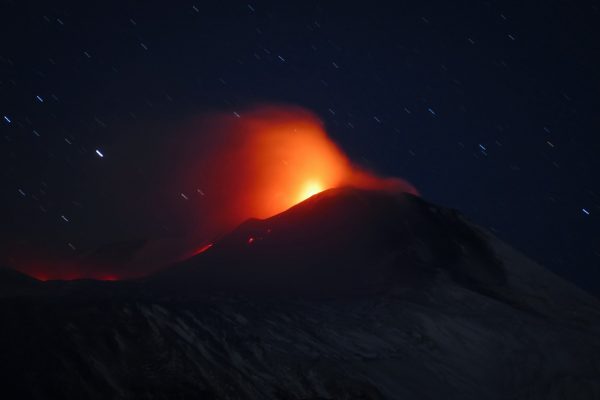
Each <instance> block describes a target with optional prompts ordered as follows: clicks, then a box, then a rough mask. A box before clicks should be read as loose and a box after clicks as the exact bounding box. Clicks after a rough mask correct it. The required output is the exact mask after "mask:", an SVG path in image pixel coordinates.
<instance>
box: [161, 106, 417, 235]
mask: <svg viewBox="0 0 600 400" xmlns="http://www.w3.org/2000/svg"><path fill="white" fill-rule="evenodd" d="M192 130H193V131H194V132H196V136H195V138H193V139H191V140H190V141H189V143H186V144H185V146H184V147H185V149H183V150H181V149H179V151H178V154H177V156H176V157H177V160H178V161H179V163H180V166H181V172H180V173H179V174H178V175H179V176H181V177H182V180H181V182H179V183H178V186H177V188H176V189H173V191H174V192H176V193H177V192H182V191H185V192H186V193H188V194H189V193H194V197H192V198H191V200H192V203H191V204H192V205H193V204H196V205H197V206H196V207H197V208H196V212H197V215H196V216H194V217H190V214H189V209H187V212H188V214H186V215H185V216H182V217H180V218H185V219H186V220H187V221H194V220H195V221H198V225H197V228H196V229H197V230H196V231H195V232H192V234H194V235H198V234H203V235H206V234H207V232H208V237H209V238H210V237H211V236H212V237H214V236H216V235H220V234H223V233H225V232H227V231H228V230H230V229H232V228H234V227H235V226H236V225H238V224H240V223H241V222H243V221H244V220H246V219H248V218H268V217H270V216H273V215H275V214H278V213H280V212H283V211H285V210H287V209H288V208H290V207H292V206H293V205H295V204H297V203H299V202H301V201H303V200H305V199H307V198H309V197H311V196H313V195H315V194H317V193H319V192H321V191H323V190H326V189H330V188H333V187H339V186H355V187H361V188H371V189H389V190H395V191H404V192H411V193H416V190H415V189H414V188H413V187H412V186H411V185H410V184H409V183H407V182H405V181H403V180H401V179H396V178H380V177H378V176H376V175H374V174H372V173H370V172H367V171H365V170H363V169H361V168H359V167H357V166H355V165H353V164H352V163H351V162H350V160H349V159H348V157H347V156H346V155H345V154H344V153H343V152H342V151H341V149H340V148H339V147H338V146H337V145H336V144H335V143H334V142H333V141H332V140H331V139H330V138H329V137H328V135H327V132H326V131H325V127H324V125H323V123H322V121H321V120H320V119H319V118H318V117H317V116H316V115H314V114H313V113H311V112H309V111H307V110H305V109H303V108H300V107H292V106H272V105H271V106H261V107H254V108H251V109H248V110H245V111H244V110H238V112H236V113H221V114H213V115H211V116H208V117H205V118H204V119H202V120H200V121H197V122H196V123H194V124H193V126H192ZM179 146H180V147H181V144H179ZM182 188H184V189H182ZM196 194H197V195H196ZM187 196H188V195H186V197H187Z"/></svg>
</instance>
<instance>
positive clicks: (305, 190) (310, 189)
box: [297, 181, 325, 203]
mask: <svg viewBox="0 0 600 400" xmlns="http://www.w3.org/2000/svg"><path fill="white" fill-rule="evenodd" d="M323 190H325V189H324V188H323V186H321V185H320V184H319V183H318V182H316V181H308V182H306V183H305V184H304V186H303V187H302V190H301V191H300V195H299V196H298V197H297V202H298V203H300V202H302V201H304V200H306V199H308V198H309V197H311V196H314V195H315V194H317V193H319V192H322V191H323Z"/></svg>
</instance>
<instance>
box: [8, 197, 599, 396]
mask: <svg viewBox="0 0 600 400" xmlns="http://www.w3.org/2000/svg"><path fill="white" fill-rule="evenodd" d="M250 238H253V240H251V241H249V239H250ZM278 267H279V268H280V269H277V268H278ZM54 285H55V286H54V288H53V289H52V290H50V291H49V292H48V293H51V294H45V295H44V296H42V297H39V296H38V297H27V296H21V297H7V298H4V299H2V300H0V315H1V316H2V321H3V322H4V324H3V325H4V326H3V328H2V330H1V333H0V339H1V340H0V354H2V361H3V366H4V368H5V369H6V371H5V372H4V373H3V374H1V376H2V380H4V382H2V387H3V388H5V389H6V390H7V391H17V393H18V394H19V397H21V398H27V397H33V398H35V397H37V398H61V399H64V398H92V399H93V398H97V399H100V398H102V399H104V398H148V399H171V398H203V399H204V398H205V399H212V398H215V399H405V398H406V399H440V398H444V399H544V400H546V399H596V398H600V304H599V303H598V301H597V300H596V299H595V298H593V297H591V296H589V295H587V294H586V293H584V292H583V291H581V290H579V289H578V288H576V287H574V286H572V285H571V284H569V283H567V282H564V281H563V280H561V279H560V278H559V277H557V276H555V275H553V274H552V273H550V272H548V271H547V270H545V269H544V268H542V267H540V266H538V265H537V264H535V263H533V262H532V261H530V260H528V259H527V258H526V257H524V256H523V255H521V254H519V253H518V252H516V251H514V250H513V249H511V248H510V247H509V246H507V245H506V244H504V243H502V242H500V241H499V240H497V239H495V238H494V237H493V236H491V235H489V234H488V233H485V232H482V231H481V230H480V229H478V228H476V227H474V226H472V225H470V224H469V223H468V222H465V221H464V220H463V218H462V217H461V216H460V215H458V214H457V213H455V212H452V211H450V210H445V209H443V208H439V207H436V206H433V205H430V204H428V203H426V202H424V201H422V200H420V199H418V198H414V197H411V196H406V195H405V196H400V197H398V196H392V195H389V194H384V193H376V192H365V191H358V190H355V189H340V190H334V191H329V192H325V193H323V194H321V195H317V196H315V197H313V198H311V199H309V200H308V201H307V202H305V203H302V204H300V205H298V206H296V207H295V208H292V209H291V210H289V211H287V212H285V213H283V214H280V215H279V216H276V217H273V218H271V219H268V220H264V221H257V220H253V221H249V222H247V223H245V224H243V225H242V226H240V227H239V228H238V229H236V230H235V231H234V232H232V233H231V234H230V235H227V236H225V237H224V238H222V240H221V241H219V242H216V243H215V244H214V246H213V247H212V248H211V249H210V250H208V251H206V252H204V253H202V254H200V255H198V256H196V257H194V258H193V259H191V260H188V261H187V262H185V263H182V264H180V265H176V266H173V267H171V268H169V269H167V270H165V271H164V272H163V273H161V274H158V275H156V276H154V277H151V278H148V279H145V280H141V281H134V282H117V283H114V284H107V283H103V284H102V285H100V284H99V285H95V284H94V283H93V282H84V283H82V284H81V285H80V286H77V285H78V284H77V283H73V284H71V285H57V284H54Z"/></svg>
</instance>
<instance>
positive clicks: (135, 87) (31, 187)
mask: <svg viewBox="0 0 600 400" xmlns="http://www.w3.org/2000/svg"><path fill="white" fill-rule="evenodd" d="M204 3H207V2H201V1H197V2H195V3H194V2H188V1H181V2H179V1H175V2H135V3H134V2H124V1H112V2H110V1H105V2H72V3H69V2H39V4H36V3H33V2H27V1H20V0H19V1H17V0H15V1H2V11H1V12H0V19H1V22H0V26H1V28H0V29H1V30H2V31H1V35H0V41H1V46H0V71H1V74H0V118H2V120H1V121H0V125H1V134H2V138H1V140H2V145H1V146H0V156H1V167H2V173H1V175H0V176H1V179H2V184H1V190H2V197H1V201H2V210H3V211H2V219H1V222H0V226H1V228H0V240H1V242H2V250H3V251H4V252H6V251H9V250H10V249H11V248H12V247H14V246H17V247H19V246H21V247H24V248H28V246H30V247H31V248H36V246H37V247H40V246H41V247H48V248H51V249H53V251H56V252H58V253H65V254H67V253H68V252H70V251H80V249H82V248H83V249H86V248H87V249H90V248H93V247H94V246H99V245H100V244H102V243H106V242H110V241H111V240H120V239H127V233H126V232H127V229H123V231H121V230H118V231H115V229H114V226H128V225H132V224H136V223H138V222H139V221H128V220H127V213H126V212H124V211H122V210H120V211H119V210H117V211H115V210H112V211H111V210H110V209H107V208H106V207H104V206H103V204H104V203H105V202H106V199H107V198H110V197H112V196H113V195H114V194H115V193H118V192H119V189H120V187H121V186H122V185H128V184H129V183H128V182H127V181H126V180H123V179H117V178H115V176H116V175H118V174H119V171H120V170H123V169H125V168H127V169H134V168H142V169H143V167H139V165H138V163H137V160H138V157H144V154H154V153H156V152H158V151H160V149H156V148H151V147H152V146H155V145H153V143H155V142H153V141H152V140H150V139H149V140H145V135H146V134H147V135H148V137H149V138H152V137H154V136H156V135H159V136H160V135H161V134H165V133H164V132H168V129H158V128H156V127H157V126H161V127H168V126H174V125H177V123H178V122H179V121H183V120H185V119H187V118H190V117H191V116H194V115H199V114H201V113H202V112H204V111H206V110H212V109H223V110H236V109H242V108H243V107H245V106H246V105H249V104H252V103H254V102H263V101H266V102H275V103H288V104H295V105H299V106H302V107H305V108H307V109H310V110H312V111H314V112H315V113H317V114H318V115H319V116H320V117H321V118H322V119H323V120H324V122H325V124H326V126H327V130H328V132H329V134H330V135H331V137H332V138H333V139H334V140H335V141H336V142H337V143H338V144H339V145H340V146H341V147H342V148H343V149H344V150H345V151H346V152H347V154H349V155H350V157H351V158H352V159H353V160H355V161H356V162H358V163H361V164H363V165H365V166H367V167H369V168H372V169H374V170H376V171H378V172H380V173H383V174H386V175H394V176H401V177H404V178H406V179H408V180H409V181H411V182H412V183H413V184H414V185H415V186H416V187H417V188H418V189H419V190H420V192H421V193H422V195H423V196H424V197H425V198H426V199H428V200H430V201H433V202H436V203H439V204H442V205H446V206H450V207H454V208H457V209H459V210H460V211H461V212H463V213H464V214H466V215H467V216H468V217H469V218H470V219H472V220H473V221H475V222H477V223H479V224H480V225H482V226H485V227H487V228H489V229H491V230H493V232H495V233H496V234H497V235H498V236H499V237H501V238H502V239H504V240H506V241H507V242H509V243H511V244H512V245H514V246H515V247H516V248H518V249H520V250H522V251H523V252H524V253H526V254H527V255H529V256H531V257H532V258H533V259H535V260H537V261H539V262H541V263H542V264H544V265H546V266H547V267H549V268H550V269H552V270H553V271H555V272H557V273H558V274H560V275H562V276H564V277H566V278H567V279H570V280H572V281H574V282H576V283H577V284H579V285H580V286H583V287H586V288H588V289H589V290H590V291H592V292H595V293H596V294H598V293H600V280H599V278H600V232H599V228H600V219H599V217H598V216H599V215H600V189H599V188H598V182H600V158H599V157H598V154H600V139H599V135H600V112H599V111H598V110H599V106H600V101H599V95H600V62H599V60H598V54H600V42H599V41H598V40H597V38H598V37H600V8H599V3H598V2H586V1H584V2H572V1H551V0H550V1H544V2H539V1H532V2H529V3H528V4H526V5H525V4H524V2H514V3H512V2H502V1H488V2H462V1H457V2H428V1H424V2H415V1H412V2H401V1H400V2H396V3H398V4H397V5H396V6H394V7H393V8H391V7H390V8H384V7H380V6H376V5H375V4H371V3H365V2H360V5H359V6H348V5H347V4H344V3H339V4H337V5H334V4H333V3H330V2H312V1H303V2H302V3H301V5H300V6H299V5H293V6H292V5H289V4H287V2H279V3H280V4H279V5H277V6H274V5H272V4H267V3H263V2H252V3H250V4H249V3H247V2H239V3H238V2H231V3H229V2H216V4H215V2H210V5H207V4H204ZM225 3H227V4H225ZM320 3H323V4H320ZM325 3H327V5H324V4H325ZM90 4H92V5H90ZM38 96H39V97H38ZM153 129H154V130H157V131H159V133H156V132H153ZM160 132H163V133H160ZM123 143H127V144H126V145H124V144H123ZM96 149H100V150H101V152H102V153H103V154H104V157H103V158H101V157H99V156H98V155H97V153H96ZM123 153H128V154H129V156H128V160H129V164H127V163H124V162H123V161H122V160H123ZM113 154H120V155H121V156H120V157H121V158H120V160H121V161H119V162H116V161H115V162H113V160H111V158H113V157H112V155H113ZM146 157H149V156H146ZM111 162H113V164H112V165H111ZM141 165H145V164H144V163H141ZM160 166H161V167H162V168H163V169H168V168H169V165H168V163H165V162H164V160H163V161H162V164H161V165H160ZM139 172H140V173H141V174H145V175H146V176H147V175H151V174H152V173H154V172H153V171H145V170H142V171H139ZM99 177H100V178H99ZM132 184H133V183H132ZM120 185H121V186H120ZM145 201H146V200H145V199H144V198H143V197H140V198H137V199H135V198H134V199H131V198H130V199H128V202H129V203H130V204H129V205H128V207H130V208H131V207H143V206H144V204H143V203H144V202H145ZM62 216H65V218H66V220H65V219H64V218H62ZM67 220H68V221H67ZM107 220H110V221H113V224H112V225H111V224H110V223H107V222H106V221H107ZM153 223H156V224H157V225H161V226H162V225H165V224H166V225H168V222H166V223H165V222H164V221H150V222H148V224H149V225H151V224H153ZM111 226H112V228H111ZM149 229H150V228H149ZM123 232H125V233H123ZM69 243H70V244H72V245H73V247H75V248H76V250H72V249H71V248H70V247H69ZM7 249H8V250H7ZM5 262H6V261H5Z"/></svg>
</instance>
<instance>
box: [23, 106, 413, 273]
mask: <svg viewBox="0 0 600 400" xmlns="http://www.w3.org/2000/svg"><path fill="white" fill-rule="evenodd" d="M147 140H148V139H147ZM148 146H149V147H154V150H153V153H152V154H151V155H148V154H146V155H145V156H144V155H140V156H139V157H137V158H136V160H135V161H136V166H137V168H138V169H141V170H143V171H144V175H146V176H148V175H150V176H151V179H150V180H149V182H150V184H146V185H145V186H144V187H142V186H139V185H140V181H141V180H140V179H136V178H135V177H132V176H127V174H126V173H124V172H123V171H126V170H127V168H124V167H123V165H125V164H126V163H127V162H129V163H131V157H130V156H123V157H122V158H123V161H122V162H121V165H120V166H119V167H118V169H119V173H113V174H112V175H111V178H110V179H111V180H112V181H111V182H109V183H111V184H113V185H116V186H119V187H121V188H128V187H129V189H123V190H120V193H119V194H118V195H117V194H115V196H114V199H113V201H115V202H119V201H120V202H126V203H131V202H132V198H136V196H137V198H138V199H139V198H143V199H144V200H143V202H144V204H143V205H140V206H139V207H136V209H135V210H131V208H129V210H130V211H129V212H128V214H126V215H122V216H121V217H120V218H122V219H125V220H124V221H120V226H136V223H135V222H132V221H146V220H160V221H168V225H169V232H170V233H169V235H168V237H160V235H159V234H157V233H156V232H153V233H151V234H150V233H149V232H148V231H147V230H146V231H145V230H144V229H141V230H140V231H138V232H135V231H132V232H131V233H130V234H131V238H140V237H141V238H144V240H143V241H142V242H136V243H137V244H136V245H132V246H128V245H125V246H123V245H119V244H117V245H111V246H110V247H111V248H115V247H116V248H118V249H121V250H119V251H121V252H122V253H123V252H124V256H123V257H122V259H123V260H122V261H119V259H118V258H115V257H113V258H112V259H111V260H110V262H105V261H103V262H99V261H98V260H97V259H94V257H89V256H87V257H82V258H80V259H79V260H78V261H76V262H74V261H73V260H71V262H70V264H69V265H68V266H67V264H63V265H62V266H61V267H58V268H56V269H54V268H52V269H45V270H44V271H39V270H38V271H36V272H35V273H34V274H33V275H34V276H35V275H37V276H43V277H45V278H50V279H56V278H62V279H64V278H70V277H76V278H83V277H91V278H97V279H98V278H99V279H102V278H103V277H109V278H110V279H121V278H127V277H136V276H143V275H147V274H148V273H151V272H153V271H155V270H156V269H158V268H161V267H164V266H166V265H168V264H169V263H173V262H176V261H179V260H183V259H186V258H189V257H191V256H193V255H194V254H197V253H199V252H201V251H203V250H205V249H208V248H210V245H211V243H212V242H213V241H214V240H215V239H217V238H218V237H219V236H221V235H223V234H225V233H227V232H228V231H230V230H231V229H233V228H235V227H236V226H237V225H239V224H240V223H242V222H243V221H245V220H247V219H249V218H260V219H263V218H267V217H270V216H273V215H275V214H278V213H280V212H283V211H285V210H286V209H288V208H290V207H292V206H293V205H295V204H297V203H299V202H301V201H303V200H305V199H306V198H308V197H310V196H312V195H314V194H316V193H319V192H321V191H323V190H326V189H329V188H333V187H340V186H355V187H360V188H369V189H382V190H389V191H397V192H409V193H412V194H418V193H417V190H416V189H415V188H414V187H413V186H412V185H411V184H410V183H408V182H406V181H405V180H402V179H399V178H384V177H379V176H377V175H376V174H374V173H372V172H369V171H366V170H364V169H362V168H360V167H359V166H357V165H355V164H353V163H352V162H351V161H350V160H349V158H348V157H347V156H346V155H345V154H344V153H343V152H342V150H341V149H340V148H339V147H338V146H337V145H336V144H335V143H334V142H333V141H332V140H331V139H330V138H329V137H328V135H327V132H326V130H325V127H324V123H323V122H322V121H321V120H320V119H319V118H318V117H317V116H316V115H315V114H314V113H312V112H310V111H308V110H306V109H304V108H301V107H297V106H288V105H260V106H253V107H251V108H248V109H245V110H240V111H237V112H231V111H230V112H213V113H211V114H205V115H202V116H200V117H198V118H195V119H193V120H191V121H187V122H186V123H184V124H183V125H181V126H179V127H178V128H175V129H171V130H170V131H169V132H168V134H163V135H161V138H160V140H159V141H158V142H156V143H154V144H153V145H147V147H148ZM123 147H124V149H125V150H123V154H131V150H132V148H131V146H129V147H128V146H127V145H124V146H123ZM127 160H129V161H127ZM129 169H131V168H129ZM119 180H121V182H118V181H119ZM126 182H134V183H126ZM136 185H137V186H136ZM127 190H129V191H130V193H122V192H123V191H125V192H127ZM134 192H135V193H134ZM140 193H143V195H141V194H140ZM119 196H120V197H121V200H119ZM128 218H129V219H131V221H127V219H128ZM137 225H141V224H139V223H138V224H137ZM111 229H116V228H109V229H105V230H104V231H107V232H110V231H111ZM105 240H106V242H109V241H110V240H111V239H110V238H106V239H105ZM123 249H130V250H129V252H128V251H123ZM29 264H30V265H31V263H29ZM54 264H57V263H56V262H54ZM24 269H25V272H33V271H31V268H24ZM28 269H29V270H30V271H27V270H28ZM38 269H39V268H38ZM53 271H55V272H54V273H53ZM58 271H62V272H61V273H58Z"/></svg>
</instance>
